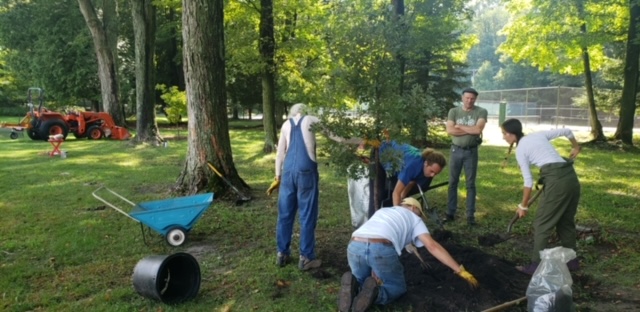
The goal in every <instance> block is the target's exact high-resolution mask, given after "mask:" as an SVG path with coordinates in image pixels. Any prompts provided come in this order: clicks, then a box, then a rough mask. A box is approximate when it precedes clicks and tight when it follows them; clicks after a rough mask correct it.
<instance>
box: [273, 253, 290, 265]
mask: <svg viewBox="0 0 640 312" xmlns="http://www.w3.org/2000/svg"><path fill="white" fill-rule="evenodd" d="M287 263H289V255H285V254H283V253H281V252H278V255H277V256H276V265H277V266H279V267H283V266H285V265H287Z"/></svg>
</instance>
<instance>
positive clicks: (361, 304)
mask: <svg viewBox="0 0 640 312" xmlns="http://www.w3.org/2000/svg"><path fill="white" fill-rule="evenodd" d="M422 218H424V214H423V212H422V205H420V202H418V201H417V200H416V199H414V198H412V197H407V198H405V199H404V200H402V203H401V204H400V205H398V206H394V207H389V208H381V209H379V210H378V211H376V213H375V214H374V215H373V216H372V217H371V219H369V221H367V222H365V223H364V225H362V226H361V227H360V228H358V229H357V230H356V231H355V232H353V234H351V241H350V242H349V246H348V248H347V258H348V260H349V267H350V268H351V271H348V272H345V273H344V274H343V275H342V278H341V281H340V283H341V288H340V293H339V295H338V310H339V311H341V312H346V311H350V310H351V311H354V312H363V311H366V310H367V309H368V308H369V307H370V306H371V305H372V304H374V303H375V304H388V303H390V302H392V301H393V300H395V299H397V298H398V297H400V296H401V295H403V294H404V293H405V292H406V291H407V285H406V282H405V278H404V269H403V266H402V263H400V258H399V256H400V255H401V253H402V249H403V248H404V247H405V246H406V245H408V244H415V246H417V247H423V246H424V247H425V248H426V249H427V250H428V251H429V252H430V253H431V254H432V255H433V256H434V257H435V258H436V259H438V260H439V261H440V262H442V263H443V264H444V265H446V266H448V267H449V268H451V269H452V270H453V271H454V272H455V273H456V274H457V275H458V276H460V277H461V278H463V279H464V280H466V281H467V282H468V283H469V284H470V285H471V286H472V287H477V285H478V281H477V280H476V279H475V277H474V276H473V275H471V273H469V272H468V271H466V270H465V269H464V267H463V266H462V265H460V264H458V263H457V262H456V261H455V260H454V259H453V258H452V257H451V255H450V254H449V252H447V250H446V249H444V248H443V247H442V245H440V244H439V243H438V242H437V241H435V240H434V239H433V238H432V237H431V234H429V230H428V229H427V226H426V225H425V223H424V221H423V220H422ZM356 293H357V295H356Z"/></svg>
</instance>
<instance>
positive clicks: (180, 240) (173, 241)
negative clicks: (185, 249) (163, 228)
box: [166, 226, 187, 247]
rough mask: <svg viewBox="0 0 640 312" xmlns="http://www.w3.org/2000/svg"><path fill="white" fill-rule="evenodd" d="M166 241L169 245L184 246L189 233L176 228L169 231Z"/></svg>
mask: <svg viewBox="0 0 640 312" xmlns="http://www.w3.org/2000/svg"><path fill="white" fill-rule="evenodd" d="M166 239H167V243H169V245H171V246H174V247H177V246H180V245H182V244H184V242H185V240H187V233H186V231H185V230H184V229H183V228H182V227H179V226H175V227H172V228H171V229H169V231H168V232H167V238H166Z"/></svg>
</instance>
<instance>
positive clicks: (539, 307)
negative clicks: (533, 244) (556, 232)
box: [527, 247, 576, 312]
mask: <svg viewBox="0 0 640 312" xmlns="http://www.w3.org/2000/svg"><path fill="white" fill-rule="evenodd" d="M575 257H576V252H575V251H574V250H573V249H570V248H564V247H555V248H549V249H545V250H542V251H540V260H541V261H540V265H538V268H537V269H536V271H535V272H534V273H533V276H532V277H531V281H530V282H529V287H528V288H527V310H528V311H529V312H574V311H575V306H574V304H573V298H572V296H573V291H572V290H571V285H573V279H571V273H569V268H568V267H567V262H568V261H570V260H572V259H574V258H575Z"/></svg>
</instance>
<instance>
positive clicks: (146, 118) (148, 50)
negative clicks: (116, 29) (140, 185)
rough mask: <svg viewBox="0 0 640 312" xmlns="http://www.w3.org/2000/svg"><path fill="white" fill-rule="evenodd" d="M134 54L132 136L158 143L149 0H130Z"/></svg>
mask: <svg viewBox="0 0 640 312" xmlns="http://www.w3.org/2000/svg"><path fill="white" fill-rule="evenodd" d="M131 15H132V18H133V31H134V37H135V54H136V140H137V141H138V142H151V143H154V144H157V143H159V142H160V141H161V140H162V139H161V137H160V132H159V130H158V125H157V123H156V109H155V100H156V97H155V66H154V62H153V61H154V56H155V53H154V52H155V33H156V9H155V7H154V5H153V4H152V1H151V0H131Z"/></svg>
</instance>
